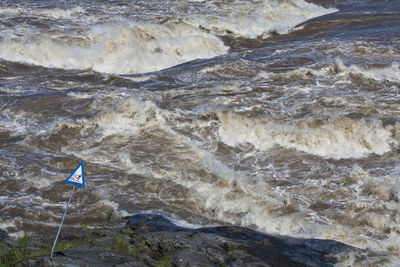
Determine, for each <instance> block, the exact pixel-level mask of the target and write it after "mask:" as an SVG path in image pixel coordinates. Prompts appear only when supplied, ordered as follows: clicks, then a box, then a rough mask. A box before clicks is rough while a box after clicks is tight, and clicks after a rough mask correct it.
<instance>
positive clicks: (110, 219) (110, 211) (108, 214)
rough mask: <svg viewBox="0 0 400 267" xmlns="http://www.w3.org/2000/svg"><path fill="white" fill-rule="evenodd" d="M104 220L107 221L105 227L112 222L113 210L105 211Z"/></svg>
mask: <svg viewBox="0 0 400 267" xmlns="http://www.w3.org/2000/svg"><path fill="white" fill-rule="evenodd" d="M106 220H107V225H109V224H110V222H111V221H112V220H114V210H113V209H109V210H107V211H106Z"/></svg>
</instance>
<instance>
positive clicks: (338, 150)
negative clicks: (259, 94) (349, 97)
mask: <svg viewBox="0 0 400 267" xmlns="http://www.w3.org/2000/svg"><path fill="white" fill-rule="evenodd" d="M218 117H219V120H220V122H221V126H220V128H219V135H220V137H221V140H222V141H223V142H224V143H226V144H228V145H230V146H237V145H238V144H242V143H250V144H253V145H254V146H255V147H256V148H257V149H260V150H269V149H271V148H272V147H273V146H275V145H279V146H282V147H285V148H293V149H297V150H299V151H303V152H306V153H310V154H313V155H318V156H321V157H324V158H334V159H341V158H360V157H365V156H367V155H369V154H372V153H374V154H378V155H382V154H383V153H386V152H389V151H391V148H392V147H391V146H392V145H393V144H397V141H396V140H394V139H393V134H392V132H391V130H392V128H391V127H386V128H384V127H383V126H382V125H381V123H380V122H379V121H374V120H371V121H367V120H352V119H346V118H331V119H327V120H324V121H322V120H315V119H311V118H310V119H303V120H299V121H293V120H292V121H288V122H285V121H277V120H273V119H270V118H252V117H247V116H244V115H239V114H236V113H233V112H225V113H220V114H219V115H218Z"/></svg>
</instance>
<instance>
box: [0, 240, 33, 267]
mask: <svg viewBox="0 0 400 267" xmlns="http://www.w3.org/2000/svg"><path fill="white" fill-rule="evenodd" d="M29 241H30V238H29V237H28V236H24V237H22V238H21V239H19V240H18V243H17V245H16V246H9V245H7V244H5V243H4V242H1V241H0V242H1V243H0V266H1V267H3V266H18V263H21V262H23V261H24V260H25V259H27V258H28V254H27V252H26V248H27V247H28V243H29Z"/></svg>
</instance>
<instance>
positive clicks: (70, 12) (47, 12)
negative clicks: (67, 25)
mask: <svg viewBox="0 0 400 267" xmlns="http://www.w3.org/2000/svg"><path fill="white" fill-rule="evenodd" d="M84 12H85V10H84V9H83V8H82V7H79V6H77V7H73V8H70V9H60V8H54V9H43V10H39V11H38V12H37V15H39V16H46V17H51V18H54V19H71V18H73V17H74V16H76V15H77V14H81V13H84Z"/></svg>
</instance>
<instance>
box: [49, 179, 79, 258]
mask: <svg viewBox="0 0 400 267" xmlns="http://www.w3.org/2000/svg"><path fill="white" fill-rule="evenodd" d="M74 190H75V185H74V187H72V193H71V195H70V196H69V200H68V203H67V206H66V208H65V211H64V216H63V217H62V220H61V223H60V227H59V228H58V232H57V235H56V240H54V244H53V248H52V249H51V255H50V260H51V261H53V252H54V248H55V247H56V243H57V239H58V236H59V234H60V232H61V227H62V224H63V222H64V218H65V215H66V214H67V210H68V206H69V203H70V202H71V199H72V195H73V194H74Z"/></svg>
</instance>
